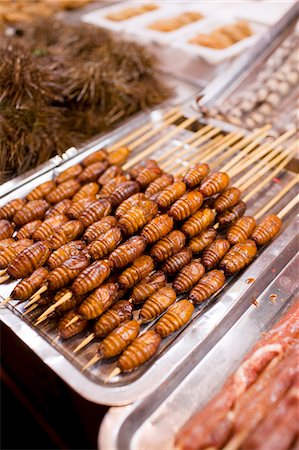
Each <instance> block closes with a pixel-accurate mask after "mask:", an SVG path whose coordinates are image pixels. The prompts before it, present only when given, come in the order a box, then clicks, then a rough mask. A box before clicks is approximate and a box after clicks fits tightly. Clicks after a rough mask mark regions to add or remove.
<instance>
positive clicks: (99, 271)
mask: <svg viewBox="0 0 299 450" xmlns="http://www.w3.org/2000/svg"><path fill="white" fill-rule="evenodd" d="M110 272H111V267H110V264H109V262H108V260H104V261H95V262H94V263H92V264H91V265H90V266H89V267H87V268H86V269H85V270H83V272H82V273H80V275H78V276H77V278H76V280H75V281H74V282H73V284H72V288H71V289H72V292H73V293H74V294H75V295H83V294H86V293H87V292H90V291H92V290H93V289H95V288H97V287H98V286H100V285H101V284H102V283H103V281H105V280H106V278H108V277H109V275H110Z"/></svg>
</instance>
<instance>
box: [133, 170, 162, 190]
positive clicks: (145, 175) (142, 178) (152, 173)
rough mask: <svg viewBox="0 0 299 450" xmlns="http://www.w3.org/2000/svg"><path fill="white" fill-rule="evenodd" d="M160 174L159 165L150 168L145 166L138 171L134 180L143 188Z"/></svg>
mask: <svg viewBox="0 0 299 450" xmlns="http://www.w3.org/2000/svg"><path fill="white" fill-rule="evenodd" d="M161 175H162V170H161V169H160V167H159V166H154V167H151V168H147V167H145V168H144V169H142V170H141V171H140V172H139V173H138V175H137V177H136V178H135V180H136V181H137V182H138V183H139V184H140V187H141V189H145V188H146V187H147V186H149V185H150V184H151V183H152V182H153V181H155V180H156V179H157V178H159V177H160V176H161Z"/></svg>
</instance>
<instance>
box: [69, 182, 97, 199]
mask: <svg viewBox="0 0 299 450" xmlns="http://www.w3.org/2000/svg"><path fill="white" fill-rule="evenodd" d="M99 190H100V186H99V185H98V183H94V182H91V183H87V184H84V186H82V187H81V188H80V189H79V191H78V192H76V194H75V195H74V196H73V198H72V201H73V203H77V202H79V201H80V200H82V199H84V198H94V197H95V196H96V194H97V193H98V192H99Z"/></svg>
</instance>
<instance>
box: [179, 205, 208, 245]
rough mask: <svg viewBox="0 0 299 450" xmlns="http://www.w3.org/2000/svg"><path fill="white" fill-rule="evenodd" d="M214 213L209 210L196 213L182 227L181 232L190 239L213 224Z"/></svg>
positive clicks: (205, 209)
mask: <svg viewBox="0 0 299 450" xmlns="http://www.w3.org/2000/svg"><path fill="white" fill-rule="evenodd" d="M214 220H215V213H214V211H213V210H212V209H210V208H204V209H201V210H199V211H197V212H196V213H195V214H193V216H191V217H189V219H188V220H187V221H186V222H185V223H184V224H183V225H182V228H181V229H182V231H183V232H184V233H185V234H186V236H188V237H190V238H192V237H194V236H196V235H197V234H199V233H201V232H202V231H203V230H204V229H206V228H208V227H209V226H210V225H212V224H213V223H214Z"/></svg>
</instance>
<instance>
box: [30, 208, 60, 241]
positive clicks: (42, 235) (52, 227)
mask: <svg viewBox="0 0 299 450" xmlns="http://www.w3.org/2000/svg"><path fill="white" fill-rule="evenodd" d="M67 221H68V218H67V217H66V216H65V215H63V214H57V216H53V217H50V218H49V219H46V220H44V222H43V223H42V224H41V225H40V226H39V227H38V228H37V230H35V231H34V233H33V235H32V239H34V240H35V241H44V240H46V239H49V238H50V237H52V236H53V234H54V233H56V230H57V229H58V228H60V227H61V226H62V225H64V224H65V223H66V222H67Z"/></svg>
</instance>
